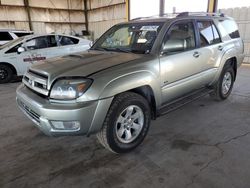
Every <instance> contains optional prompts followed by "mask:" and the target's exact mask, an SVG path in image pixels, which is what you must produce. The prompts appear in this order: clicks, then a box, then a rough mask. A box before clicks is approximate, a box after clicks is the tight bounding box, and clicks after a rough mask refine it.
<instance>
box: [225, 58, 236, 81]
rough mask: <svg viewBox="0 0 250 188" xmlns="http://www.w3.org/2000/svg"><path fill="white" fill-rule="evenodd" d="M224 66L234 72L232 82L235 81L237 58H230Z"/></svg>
mask: <svg viewBox="0 0 250 188" xmlns="http://www.w3.org/2000/svg"><path fill="white" fill-rule="evenodd" d="M225 66H231V67H232V68H233V70H234V81H235V80H236V75H237V58H236V57H235V56H234V57H230V58H228V59H227V60H226V62H225V65H224V67H225Z"/></svg>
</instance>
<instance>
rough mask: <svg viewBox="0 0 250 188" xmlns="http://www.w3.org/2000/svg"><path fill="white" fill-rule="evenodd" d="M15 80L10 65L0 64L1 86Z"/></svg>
mask: <svg viewBox="0 0 250 188" xmlns="http://www.w3.org/2000/svg"><path fill="white" fill-rule="evenodd" d="M12 79H13V71H12V69H11V68H10V67H9V66H8V65H1V64H0V84H3V83H8V82H10V81H11V80H12Z"/></svg>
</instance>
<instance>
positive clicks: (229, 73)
mask: <svg viewBox="0 0 250 188" xmlns="http://www.w3.org/2000/svg"><path fill="white" fill-rule="evenodd" d="M234 80H235V73H234V69H233V68H232V66H230V65H226V66H225V67H224V68H223V70H222V73H221V76H220V79H219V81H218V82H217V84H216V85H215V87H214V91H213V92H212V93H211V94H210V96H211V97H212V98H214V99H215V100H225V99H227V98H228V96H229V95H230V94H231V91H232V89H233V85H234Z"/></svg>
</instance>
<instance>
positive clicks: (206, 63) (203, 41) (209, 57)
mask: <svg viewBox="0 0 250 188" xmlns="http://www.w3.org/2000/svg"><path fill="white" fill-rule="evenodd" d="M196 26H197V30H198V46H199V52H200V54H201V56H200V58H201V61H202V63H201V71H202V72H203V75H204V76H203V83H204V84H205V85H206V84H209V83H211V82H212V81H213V79H214V77H215V74H216V72H217V67H218V66H216V64H217V65H218V63H219V61H220V57H222V55H223V54H222V53H223V52H222V51H223V44H222V43H221V39H220V36H219V33H218V30H217V28H216V26H215V24H214V23H213V21H212V20H197V22H196Z"/></svg>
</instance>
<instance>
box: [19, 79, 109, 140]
mask: <svg viewBox="0 0 250 188" xmlns="http://www.w3.org/2000/svg"><path fill="white" fill-rule="evenodd" d="M112 99H113V97H111V98H107V99H103V100H96V101H90V102H84V103H69V104H67V103H63V104H61V103H51V102H50V101H49V100H48V99H46V98H43V97H40V96H39V95H37V94H36V93H34V92H33V91H31V90H30V89H28V88H27V87H25V86H24V85H23V84H22V85H21V86H19V87H18V88H17V97H16V100H17V104H18V106H19V108H20V109H21V110H22V111H23V113H24V114H25V115H26V116H27V117H28V118H29V119H31V120H32V121H33V122H34V123H35V125H36V126H37V127H38V128H39V129H40V130H41V131H42V132H44V133H45V134H46V135H49V136H65V135H86V134H87V135H89V134H91V133H95V132H98V131H99V130H100V129H101V128H102V124H103V122H104V119H105V117H106V114H107V111H108V109H109V106H110V104H111V102H112ZM52 121H61V122H70V121H77V122H79V123H80V127H79V129H76V130H65V129H56V128H54V126H53V125H52Z"/></svg>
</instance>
